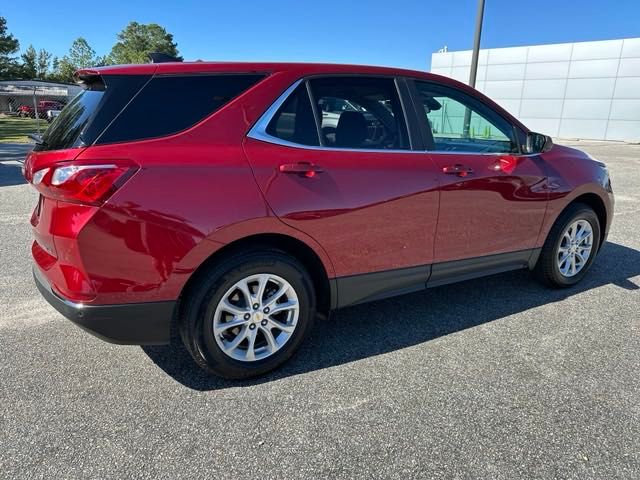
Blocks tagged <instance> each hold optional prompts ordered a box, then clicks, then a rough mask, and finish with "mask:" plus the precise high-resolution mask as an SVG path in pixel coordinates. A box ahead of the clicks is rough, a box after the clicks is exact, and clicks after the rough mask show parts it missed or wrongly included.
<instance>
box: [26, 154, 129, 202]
mask: <svg viewBox="0 0 640 480" xmlns="http://www.w3.org/2000/svg"><path fill="white" fill-rule="evenodd" d="M137 170H138V167H137V166H135V165H133V164H131V163H124V162H120V161H119V162H114V163H108V164H100V165H77V164H60V165H59V166H53V167H45V168H43V169H41V170H37V171H35V172H33V175H32V179H31V183H32V184H33V186H34V187H35V188H36V189H37V190H38V191H39V192H40V193H42V194H43V195H44V196H45V197H49V198H54V199H57V200H63V201H65V202H75V203H82V204H88V205H101V204H102V203H104V202H105V201H107V199H108V198H109V197H110V196H111V195H113V193H114V192H115V191H116V190H117V189H118V188H119V187H121V186H122V185H123V184H124V182H126V181H127V180H128V179H129V178H130V177H131V175H133V174H134V173H135V172H136V171H137Z"/></svg>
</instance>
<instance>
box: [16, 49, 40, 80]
mask: <svg viewBox="0 0 640 480" xmlns="http://www.w3.org/2000/svg"><path fill="white" fill-rule="evenodd" d="M20 58H22V76H23V77H24V78H28V79H34V78H36V77H37V76H38V52H36V49H35V48H33V45H29V48H27V50H26V51H25V52H24V53H23V54H22V55H21V56H20Z"/></svg>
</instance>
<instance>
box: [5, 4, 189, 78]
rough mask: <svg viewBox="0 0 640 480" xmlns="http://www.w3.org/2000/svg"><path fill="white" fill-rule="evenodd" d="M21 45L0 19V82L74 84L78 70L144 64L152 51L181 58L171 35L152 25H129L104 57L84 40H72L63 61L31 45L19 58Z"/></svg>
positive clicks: (134, 23) (131, 23)
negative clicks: (33, 81) (38, 81)
mask: <svg viewBox="0 0 640 480" xmlns="http://www.w3.org/2000/svg"><path fill="white" fill-rule="evenodd" d="M19 51H20V42H19V41H18V39H17V38H15V36H13V35H12V34H11V33H9V32H8V29H7V21H6V19H5V18H4V17H0V80H36V79H37V80H49V81H56V82H73V73H74V72H75V71H76V70H78V69H79V68H85V67H94V66H103V65H118V64H125V63H147V62H149V58H148V55H149V53H151V52H161V53H165V54H167V55H170V56H172V57H176V58H180V57H179V56H178V55H179V54H178V45H177V44H176V43H175V42H174V41H173V35H172V34H170V33H168V32H167V31H166V30H165V29H164V28H163V27H161V26H160V25H158V24H155V23H149V24H142V23H138V22H130V23H129V24H128V25H127V26H126V27H125V28H124V29H123V30H122V31H121V32H120V33H118V35H117V42H116V43H115V45H114V46H113V48H112V49H111V51H110V52H109V53H108V54H107V55H104V56H99V55H97V54H96V52H95V50H94V49H93V48H91V46H90V45H89V42H87V40H86V39H84V38H83V37H79V38H77V39H75V40H74V41H73V43H72V44H71V48H69V52H68V53H67V54H66V55H63V56H62V58H59V57H56V56H54V55H53V54H52V53H51V52H48V51H47V50H46V49H44V48H40V49H39V50H36V49H35V48H34V46H33V45H29V47H28V48H27V49H26V50H25V51H24V53H22V55H20V56H19V57H18V56H17V53H18V52H19Z"/></svg>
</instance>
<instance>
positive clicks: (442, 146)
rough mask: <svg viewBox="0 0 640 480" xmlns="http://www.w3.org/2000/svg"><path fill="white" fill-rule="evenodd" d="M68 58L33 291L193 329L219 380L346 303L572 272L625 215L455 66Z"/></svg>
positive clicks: (65, 310)
mask: <svg viewBox="0 0 640 480" xmlns="http://www.w3.org/2000/svg"><path fill="white" fill-rule="evenodd" d="M76 77H77V79H78V82H80V83H81V84H82V85H83V86H84V90H83V92H82V93H81V94H79V95H78V96H77V97H76V98H75V99H74V100H73V101H71V102H70V103H69V104H68V105H67V106H65V108H64V110H63V111H62V113H61V114H60V115H59V116H58V117H57V118H56V119H55V121H54V122H53V123H52V124H51V125H50V127H49V129H48V130H47V131H46V133H45V134H44V136H43V137H42V141H41V142H40V143H38V144H37V145H36V148H35V149H34V151H33V152H32V153H31V154H30V155H29V157H28V158H27V161H26V163H25V176H26V178H27V180H28V181H29V182H30V183H31V184H32V185H33V186H34V187H35V188H36V189H37V190H38V192H39V193H40V198H39V201H38V205H37V206H36V208H35V211H34V212H33V216H32V218H31V224H32V225H33V232H34V236H35V241H34V242H33V247H32V252H33V258H34V261H35V268H34V275H35V281H36V283H37V286H38V288H39V290H40V292H41V293H42V295H43V296H44V297H45V298H46V299H47V300H48V302H49V303H51V304H52V305H53V307H55V308H56V309H57V310H58V311H59V312H61V313H62V314H63V315H64V316H66V317H67V318H69V319H70V320H72V321H73V322H75V323H76V324H78V325H79V326H81V327H83V328H84V329H86V330H88V331H89V332H91V333H93V334H94V335H97V336H98V337H100V338H103V339H105V340H108V341H111V342H115V343H121V344H163V343H169V342H170V341H171V340H172V339H173V338H175V339H180V338H181V340H182V341H183V342H184V344H185V346H186V348H187V350H188V351H189V352H190V354H191V355H192V356H193V358H194V360H195V361H196V362H197V364H198V365H199V366H201V367H202V368H204V369H206V370H207V371H209V372H212V373H215V374H218V375H221V376H224V377H227V378H246V377H250V376H254V375H259V374H262V373H264V372H267V371H269V370H271V369H273V368H275V367H276V366H278V365H280V364H282V363H283V362H285V361H286V360H287V359H288V358H289V357H291V355H292V354H293V353H294V351H295V350H296V349H297V348H298V347H299V346H300V344H301V343H302V341H303V340H304V339H305V337H306V336H307V334H308V333H309V331H310V329H311V327H312V324H313V321H314V319H315V318H316V317H320V318H322V317H326V316H327V315H328V314H329V313H330V312H331V311H332V310H334V309H339V308H342V307H346V306H349V305H354V304H358V303H362V302H368V301H372V300H378V299H381V298H384V297H389V296H392V295H399V294H405V293H408V292H415V291H418V290H421V289H424V288H429V287H434V286H437V285H443V284H446V283H451V282H458V281H461V280H467V279H470V278H474V277H479V276H483V275H491V274H495V273H499V272H504V271H507V270H515V269H520V268H527V269H529V270H532V271H533V273H534V275H535V276H536V277H537V278H538V279H539V280H541V281H542V282H543V283H545V284H547V285H550V286H553V287H568V286H571V285H573V284H575V283H577V282H579V281H580V280H581V279H582V277H584V275H585V274H586V273H587V270H589V267H590V266H591V264H592V263H593V261H594V259H595V257H596V254H597V253H598V250H599V249H600V247H601V246H602V244H603V243H604V241H605V239H606V237H607V232H608V230H609V225H610V224H611V219H612V218H613V214H612V210H613V195H612V191H611V185H610V182H609V174H608V172H607V169H606V167H605V166H604V164H602V163H600V162H598V161H596V160H594V159H593V158H591V157H590V156H589V155H587V154H585V153H583V152H581V151H579V150H574V149H572V148H567V147H563V146H559V145H553V143H552V141H551V139H550V138H549V137H547V136H544V135H541V134H538V133H534V132H531V131H529V130H528V129H527V128H526V127H525V126H524V125H523V124H522V123H520V122H519V121H518V120H516V119H515V118H514V117H513V116H511V115H510V114H509V113H507V112H506V111H505V110H503V109H502V108H500V107H499V106H498V105H496V104H495V103H494V102H492V101H491V100H490V99H489V98H487V97H485V96H484V95H482V94H480V93H479V92H477V91H475V90H473V89H472V88H469V87H468V86H465V85H463V84H461V83H459V82H456V81H454V80H451V79H449V78H444V77H440V76H437V75H432V74H428V73H424V72H417V71H410V70H400V69H395V68H380V67H365V66H351V65H320V64H289V63H207V62H194V63H179V62H167V63H152V64H146V65H129V66H110V67H102V68H95V69H83V70H80V71H78V72H77V74H76ZM471 314H472V312H471ZM390 320H391V321H393V319H390Z"/></svg>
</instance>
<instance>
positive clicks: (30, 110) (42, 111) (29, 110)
mask: <svg viewBox="0 0 640 480" xmlns="http://www.w3.org/2000/svg"><path fill="white" fill-rule="evenodd" d="M63 108H64V103H62V102H57V101H55V100H40V101H39V102H38V116H39V117H40V118H47V112H48V111H49V110H62V109H63ZM18 116H20V117H32V118H34V117H35V116H36V110H35V108H34V107H33V105H20V106H19V107H18Z"/></svg>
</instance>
